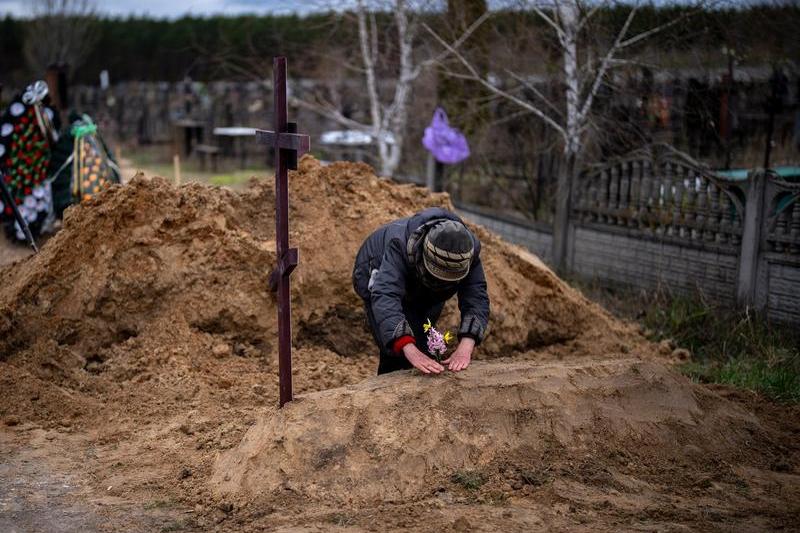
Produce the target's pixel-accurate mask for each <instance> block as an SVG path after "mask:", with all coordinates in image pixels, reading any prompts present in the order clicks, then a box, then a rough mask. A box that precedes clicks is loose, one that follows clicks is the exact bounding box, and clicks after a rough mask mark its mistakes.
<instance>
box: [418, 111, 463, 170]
mask: <svg viewBox="0 0 800 533" xmlns="http://www.w3.org/2000/svg"><path fill="white" fill-rule="evenodd" d="M422 144H423V146H425V148H427V149H428V151H429V152H430V153H432V154H433V157H435V158H436V160H437V161H439V162H440V163H446V164H448V165H455V164H456V163H460V162H461V161H463V160H465V159H466V158H468V157H469V145H468V144H467V139H466V137H464V135H463V134H462V133H461V132H460V131H458V130H457V129H455V128H453V127H451V126H450V124H449V123H448V121H447V113H445V112H444V109H442V108H441V107H437V108H436V111H434V112H433V120H432V121H431V125H430V126H428V127H427V128H425V136H424V137H422Z"/></svg>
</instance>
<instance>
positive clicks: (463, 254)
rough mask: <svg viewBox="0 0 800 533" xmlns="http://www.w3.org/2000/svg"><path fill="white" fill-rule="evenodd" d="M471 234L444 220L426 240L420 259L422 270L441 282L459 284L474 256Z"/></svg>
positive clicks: (462, 225) (456, 224)
mask: <svg viewBox="0 0 800 533" xmlns="http://www.w3.org/2000/svg"><path fill="white" fill-rule="evenodd" d="M474 247H475V245H474V243H473V241H472V234H471V233H470V232H469V230H468V229H467V228H466V227H465V226H464V224H462V223H461V222H456V221H455V220H443V221H441V222H439V223H437V224H436V225H434V226H433V227H432V228H431V229H430V230H429V231H428V234H427V235H426V236H425V241H424V243H423V251H422V258H423V262H424V265H425V270H427V271H428V273H429V274H431V275H432V276H433V277H435V278H436V279H439V280H442V281H459V280H462V279H464V278H465V277H466V276H467V274H469V267H470V265H471V264H472V254H473V252H474Z"/></svg>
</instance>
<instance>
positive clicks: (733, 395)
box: [0, 158, 800, 531]
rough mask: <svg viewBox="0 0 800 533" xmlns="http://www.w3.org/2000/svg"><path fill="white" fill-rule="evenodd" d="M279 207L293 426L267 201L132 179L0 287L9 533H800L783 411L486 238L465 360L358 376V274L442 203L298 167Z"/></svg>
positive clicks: (795, 458) (82, 212)
mask: <svg viewBox="0 0 800 533" xmlns="http://www.w3.org/2000/svg"><path fill="white" fill-rule="evenodd" d="M290 182H291V187H292V188H291V195H292V200H293V204H292V210H291V220H292V237H291V240H292V242H293V244H294V245H296V246H298V247H299V248H300V251H301V263H300V266H299V267H298V269H297V270H296V271H295V273H294V274H293V278H292V279H293V294H292V296H293V310H294V316H293V318H294V331H293V333H294V345H295V348H296V349H295V365H294V366H295V368H294V370H295V389H296V391H297V392H298V401H296V402H295V403H293V404H291V405H290V406H289V407H287V408H286V409H284V410H280V411H279V410H278V409H276V407H275V404H276V402H277V378H276V373H277V364H276V353H275V352H276V349H275V343H274V336H275V331H276V324H275V301H274V296H273V295H272V294H270V293H269V292H267V291H266V288H265V287H266V277H267V275H268V273H269V269H270V268H271V265H272V264H273V263H274V259H275V246H274V234H273V233H272V232H273V231H274V230H273V229H272V228H273V220H272V216H273V215H272V213H273V211H272V209H273V206H274V195H273V190H272V187H271V186H270V184H269V183H267V182H255V183H253V184H252V186H251V187H250V189H248V190H247V191H244V192H241V193H239V192H233V191H229V190H224V189H218V188H211V187H206V186H202V185H197V184H189V185H185V186H183V187H181V188H179V189H176V188H174V187H173V186H172V185H170V184H169V183H167V182H166V181H164V180H159V179H152V180H151V179H147V178H145V177H138V178H136V179H133V180H132V181H131V182H130V183H129V184H127V185H125V186H117V187H113V188H112V189H110V190H108V191H105V192H104V193H102V194H101V195H100V196H99V197H98V198H97V199H95V200H92V201H89V202H86V203H84V204H82V205H81V206H77V207H75V208H71V209H70V210H68V212H67V215H66V217H65V220H64V228H63V229H62V231H60V232H59V233H58V234H57V235H56V236H55V237H53V238H52V239H50V241H49V242H47V243H46V245H45V246H44V247H43V250H42V252H41V253H40V254H39V255H38V256H36V257H30V258H27V259H25V260H23V261H21V262H16V263H13V264H11V265H9V266H7V267H5V268H2V269H0V388H2V390H3V394H2V396H0V422H2V424H3V425H2V428H1V429H0V443H1V444H2V445H1V446H0V531H208V530H219V531H263V530H275V531H328V530H339V531H386V530H412V531H442V530H445V531H447V530H451V531H535V530H564V531H575V530H593V531H598V530H599V531H619V530H643V531H653V530H656V531H687V530H698V531H709V530H717V531H721V530H734V531H764V530H783V531H787V530H792V529H793V528H797V526H796V523H795V520H796V516H797V515H798V512H799V511H800V504H799V503H798V502H800V471H799V470H798V465H800V444H798V443H800V439H798V437H800V417H799V416H798V414H800V413H798V408H797V407H792V406H780V405H775V404H771V403H769V402H765V401H762V400H760V399H759V398H757V397H754V396H751V395H749V394H743V393H738V392H735V391H730V390H728V389H724V388H716V389H710V388H708V387H704V386H700V385H696V384H693V383H691V382H690V381H689V380H687V379H686V378H684V377H682V376H681V375H680V374H679V373H677V372H676V371H674V370H671V368H670V364H671V363H672V361H671V360H670V355H671V349H670V348H669V347H668V346H666V347H665V346H656V345H653V344H652V343H650V342H648V341H647V340H646V339H644V338H643V337H642V336H641V335H640V333H639V331H638V329H637V328H636V327H635V326H633V325H630V324H625V323H622V322H620V321H618V320H616V319H614V318H613V317H611V316H610V315H609V314H608V313H606V312H605V311H604V310H603V309H601V308H600V307H598V306H597V305H595V304H593V303H591V302H589V301H588V300H586V299H585V298H584V297H583V296H582V295H581V294H580V293H578V292H577V291H575V290H573V289H572V288H570V287H569V286H568V285H566V284H565V283H563V282H562V281H561V280H559V279H558V278H557V277H556V276H555V275H554V274H553V273H552V272H550V271H549V270H548V269H547V267H545V266H544V265H543V264H542V263H541V262H540V261H539V260H538V259H537V258H535V257H533V256H532V255H530V254H528V253H527V252H524V251H523V250H521V249H519V248H517V247H514V246H511V245H508V244H506V243H504V242H503V241H502V240H500V239H499V238H498V237H496V236H494V235H492V234H490V233H489V232H487V231H485V230H483V229H482V228H474V229H475V231H477V232H478V235H479V236H480V238H481V241H482V243H483V244H484V252H483V259H484V265H485V267H486V270H487V276H488V278H489V279H488V283H489V287H490V297H491V299H492V306H493V307H492V325H491V331H490V335H489V337H488V338H487V340H486V342H485V343H484V345H482V346H481V347H480V349H479V352H478V356H477V358H478V359H479V361H477V362H476V363H474V364H473V366H472V367H471V368H470V369H469V370H468V371H467V372H466V373H464V374H460V375H457V376H455V375H452V374H447V375H444V376H440V377H436V378H432V379H431V378H427V377H423V376H420V375H417V374H415V373H413V372H402V373H397V374H394V375H391V376H383V377H374V376H373V375H374V372H375V368H376V366H377V361H376V356H375V354H374V353H373V351H374V347H373V346H372V344H371V342H372V341H371V339H370V336H369V334H368V332H367V331H366V329H365V327H364V320H363V314H362V310H361V304H360V302H359V301H358V298H357V297H356V296H355V295H354V294H353V291H352V288H351V286H350V271H351V269H352V258H353V257H354V255H355V251H356V250H357V248H358V246H359V245H360V243H361V241H362V240H363V238H364V237H365V236H366V235H367V234H368V233H369V232H370V231H371V230H372V229H373V228H375V227H376V226H377V225H379V224H380V223H383V222H385V221H388V220H390V219H392V218H395V217H399V216H405V215H408V214H410V213H413V212H414V211H416V210H419V209H422V208H424V207H427V206H431V205H443V206H448V205H449V200H448V198H447V197H446V196H445V195H433V196H431V195H428V194H426V193H425V191H424V190H423V189H419V188H416V187H413V186H406V185H396V184H392V183H391V182H388V181H386V180H380V179H378V178H376V177H375V176H374V174H373V173H372V170H371V169H370V168H369V167H367V166H365V165H358V164H344V163H342V164H334V165H331V166H327V167H322V166H320V165H319V164H318V163H317V162H316V161H315V160H313V159H312V158H305V159H304V160H303V161H302V162H301V168H300V171H299V172H297V173H293V174H292V175H291V180H290ZM440 325H441V326H442V327H445V328H454V327H456V326H457V314H455V313H454V310H453V309H452V306H451V309H450V312H449V314H445V315H444V316H443V318H442V319H441V320H440Z"/></svg>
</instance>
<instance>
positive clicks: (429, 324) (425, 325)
mask: <svg viewBox="0 0 800 533" xmlns="http://www.w3.org/2000/svg"><path fill="white" fill-rule="evenodd" d="M432 327H433V326H432V325H431V319H430V318H429V319H428V321H427V322H425V323H424V324H422V331H424V332H425V333H428V330H429V329H431V328H432Z"/></svg>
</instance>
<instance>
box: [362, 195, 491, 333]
mask: <svg viewBox="0 0 800 533" xmlns="http://www.w3.org/2000/svg"><path fill="white" fill-rule="evenodd" d="M441 219H449V220H455V221H457V222H462V220H461V219H460V218H459V217H458V216H457V215H455V214H453V213H451V212H450V211H447V210H446V209H442V208H439V207H433V208H429V209H426V210H424V211H420V212H419V213H417V214H416V215H414V216H412V217H409V218H403V219H400V220H396V221H394V222H390V223H389V224H386V225H385V226H381V227H380V228H378V229H377V230H376V231H375V232H374V233H373V234H372V235H370V236H369V237H368V238H367V240H366V241H364V244H363V245H361V249H360V250H359V251H358V255H357V256H356V262H355V267H354V269H353V287H354V289H355V291H356V293H357V294H358V295H359V296H360V297H361V298H362V299H363V300H364V301H365V302H367V303H368V305H370V307H371V309H372V313H373V315H374V318H375V322H376V323H377V325H378V329H379V331H378V332H376V333H377V336H378V337H379V338H380V339H381V342H382V343H383V345H384V346H385V347H390V346H392V344H393V343H394V341H395V340H397V339H399V338H401V337H403V336H405V335H412V336H413V332H412V330H411V327H410V325H409V323H408V321H407V320H406V317H405V314H404V313H403V309H404V308H406V309H408V308H409V307H411V306H413V308H415V309H429V308H433V307H434V306H436V305H438V304H441V303H442V302H444V301H446V300H448V299H449V298H450V297H452V296H453V295H455V294H458V307H459V310H460V311H461V326H460V328H459V331H458V336H459V337H465V336H466V337H472V338H473V339H475V342H476V343H480V342H481V341H482V340H483V337H484V335H485V333H486V328H487V326H488V323H489V295H488V293H487V290H486V277H485V275H484V272H483V265H482V264H481V257H480V252H481V243H480V241H479V240H478V238H477V237H476V236H475V235H474V234H472V239H473V241H474V243H475V247H474V252H473V257H472V263H471V266H470V270H469V274H467V276H466V277H465V278H464V279H462V280H460V281H457V282H453V283H441V284H440V285H437V286H436V288H435V289H432V288H430V287H429V285H430V284H428V285H426V284H424V283H423V282H422V277H423V276H424V273H423V272H422V270H421V267H420V266H419V265H421V264H422V263H421V254H422V244H423V240H424V238H425V235H426V233H427V230H428V229H429V228H430V226H431V225H433V224H435V222H436V221H438V220H441ZM375 270H377V272H376V274H375V275H374V277H373V283H372V287H371V289H370V288H369V284H370V277H371V276H372V272H373V271H375Z"/></svg>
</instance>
